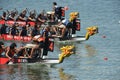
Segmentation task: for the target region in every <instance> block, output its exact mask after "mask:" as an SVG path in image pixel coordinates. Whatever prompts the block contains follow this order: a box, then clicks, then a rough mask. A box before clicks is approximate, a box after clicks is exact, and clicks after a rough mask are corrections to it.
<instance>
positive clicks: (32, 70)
mask: <svg viewBox="0 0 120 80" xmlns="http://www.w3.org/2000/svg"><path fill="white" fill-rule="evenodd" d="M53 1H56V2H57V3H58V5H62V6H66V5H67V6H68V7H69V10H68V11H67V12H66V17H67V18H68V17H69V16H68V15H67V14H69V13H70V12H71V11H79V12H80V18H81V31H80V32H78V33H77V34H78V35H84V34H85V32H86V31H85V28H86V27H88V26H93V25H96V26H98V27H99V34H97V35H95V36H92V37H91V38H90V39H89V40H88V41H86V42H83V43H76V44H75V45H76V54H75V55H72V56H70V57H69V58H66V59H65V61H64V62H63V63H62V64H57V65H52V66H49V65H41V64H22V65H0V80H120V67H119V66H120V58H119V57H120V54H119V52H120V41H119V40H120V36H119V34H120V29H119V28H120V24H119V23H118V22H119V20H120V16H119V15H120V6H119V5H120V0H77V1H75V0H0V7H2V8H3V10H7V9H10V10H12V9H14V8H16V9H18V10H20V11H21V10H22V9H24V8H29V9H36V10H37V12H39V11H41V10H43V9H45V10H46V11H49V10H51V7H52V2H53ZM0 13H2V10H0ZM104 36H106V37H105V38H104ZM58 53H60V51H59V46H56V47H55V51H54V52H53V53H49V56H50V57H57V55H58ZM104 58H108V60H104Z"/></svg>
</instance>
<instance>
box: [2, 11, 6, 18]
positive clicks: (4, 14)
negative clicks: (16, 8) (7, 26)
mask: <svg viewBox="0 0 120 80" xmlns="http://www.w3.org/2000/svg"><path fill="white" fill-rule="evenodd" d="M6 17H7V13H6V12H5V11H3V15H2V16H1V20H6Z"/></svg>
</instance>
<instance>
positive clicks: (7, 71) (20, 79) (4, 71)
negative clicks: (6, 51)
mask: <svg viewBox="0 0 120 80" xmlns="http://www.w3.org/2000/svg"><path fill="white" fill-rule="evenodd" d="M47 68H48V67H47V66H46V65H42V64H40V65H38V64H37V65H36V64H33V65H27V64H17V65H0V80H50V77H49V71H48V69H47Z"/></svg>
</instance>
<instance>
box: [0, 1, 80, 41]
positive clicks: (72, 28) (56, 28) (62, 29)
mask: <svg viewBox="0 0 120 80" xmlns="http://www.w3.org/2000/svg"><path fill="white" fill-rule="evenodd" d="M61 9H62V7H58V6H57V3H56V2H53V11H52V12H51V13H49V14H50V15H49V16H47V15H46V13H45V11H42V12H41V13H40V14H39V15H38V16H37V18H36V11H35V10H33V11H31V12H29V14H30V16H29V17H26V14H27V11H28V9H27V8H26V9H25V10H23V11H22V12H21V13H20V14H19V15H18V16H17V14H18V11H17V10H16V9H15V10H14V11H11V12H10V11H8V13H9V15H8V18H7V19H6V17H7V16H6V12H3V15H2V17H1V19H2V20H13V21H25V22H28V21H33V22H36V24H35V26H34V27H30V24H29V23H27V24H26V25H25V26H23V27H19V24H18V23H15V24H14V25H12V27H11V26H8V25H5V24H3V25H2V27H1V29H0V34H10V35H13V36H15V35H17V36H31V37H34V36H36V35H39V34H40V29H41V25H42V24H44V23H46V22H47V21H48V20H52V21H54V22H55V21H56V22H57V23H56V24H55V25H52V26H51V25H47V27H49V29H50V33H51V34H52V35H58V34H59V36H60V37H61V38H62V39H66V37H68V36H70V35H69V34H68V33H71V34H76V26H77V22H76V20H77V18H78V15H79V14H78V13H74V14H70V19H63V18H62V11H61ZM15 16H17V18H16V20H15ZM42 30H43V29H42Z"/></svg>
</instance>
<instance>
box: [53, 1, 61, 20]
mask: <svg viewBox="0 0 120 80" xmlns="http://www.w3.org/2000/svg"><path fill="white" fill-rule="evenodd" d="M53 11H54V13H55V14H54V15H55V17H56V18H57V20H61V18H62V7H60V6H57V3H56V2H53Z"/></svg>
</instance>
